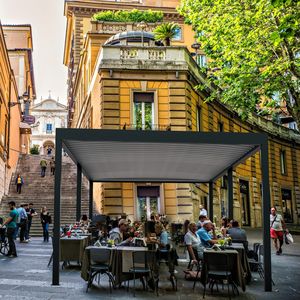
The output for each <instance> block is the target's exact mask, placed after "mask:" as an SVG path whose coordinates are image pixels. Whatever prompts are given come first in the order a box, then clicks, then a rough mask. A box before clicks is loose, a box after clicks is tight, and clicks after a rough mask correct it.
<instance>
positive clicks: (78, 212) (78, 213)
mask: <svg viewBox="0 0 300 300" xmlns="http://www.w3.org/2000/svg"><path fill="white" fill-rule="evenodd" d="M81 183H82V168H81V165H80V164H77V198H76V221H77V222H79V221H80V217H81Z"/></svg>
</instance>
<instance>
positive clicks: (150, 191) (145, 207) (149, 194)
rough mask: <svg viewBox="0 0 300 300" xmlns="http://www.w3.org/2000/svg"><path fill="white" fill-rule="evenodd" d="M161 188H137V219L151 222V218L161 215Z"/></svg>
mask: <svg viewBox="0 0 300 300" xmlns="http://www.w3.org/2000/svg"><path fill="white" fill-rule="evenodd" d="M160 206H161V203H160V188H159V186H150V187H149V186H138V187H137V219H138V220H141V221H146V220H150V217H151V216H154V215H157V214H160V213H161V207H160Z"/></svg>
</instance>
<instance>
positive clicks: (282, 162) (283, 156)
mask: <svg viewBox="0 0 300 300" xmlns="http://www.w3.org/2000/svg"><path fill="white" fill-rule="evenodd" d="M280 170H281V174H282V175H286V154H285V151H284V150H281V151H280Z"/></svg>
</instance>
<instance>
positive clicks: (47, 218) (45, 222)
mask: <svg viewBox="0 0 300 300" xmlns="http://www.w3.org/2000/svg"><path fill="white" fill-rule="evenodd" d="M41 223H42V226H43V236H44V242H49V224H51V215H50V214H49V212H48V211H47V207H46V206H44V207H42V209H41Z"/></svg>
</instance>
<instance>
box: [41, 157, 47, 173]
mask: <svg viewBox="0 0 300 300" xmlns="http://www.w3.org/2000/svg"><path fill="white" fill-rule="evenodd" d="M40 166H41V177H45V174H46V169H47V161H46V160H45V159H44V158H42V159H41V161H40Z"/></svg>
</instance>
